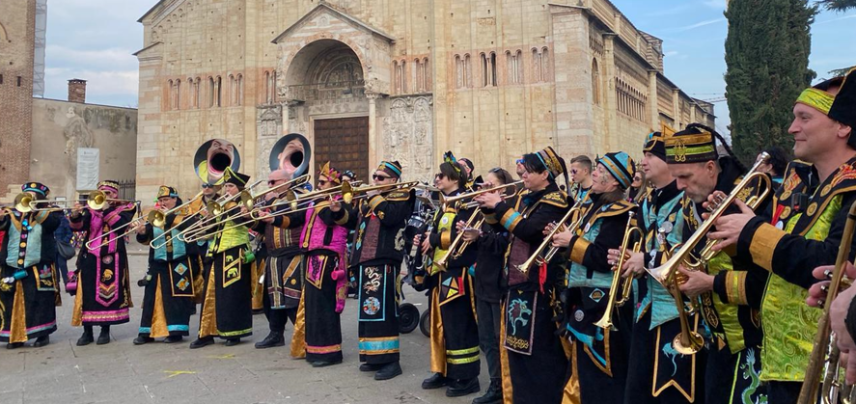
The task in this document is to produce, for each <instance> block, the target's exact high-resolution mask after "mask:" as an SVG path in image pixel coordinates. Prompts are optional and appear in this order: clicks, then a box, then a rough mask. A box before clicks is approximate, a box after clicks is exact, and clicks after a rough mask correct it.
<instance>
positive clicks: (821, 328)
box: [797, 202, 856, 404]
mask: <svg viewBox="0 0 856 404" xmlns="http://www.w3.org/2000/svg"><path fill="white" fill-rule="evenodd" d="M854 231H856V202H854V203H853V204H852V205H850V211H849V214H848V215H847V220H846V221H845V222H844V234H843V236H842V237H841V243H839V245H838V256H837V257H836V258H835V269H834V270H833V271H832V274H831V276H830V283H829V287H828V289H827V290H826V299H824V301H823V314H821V316H820V319H818V321H817V334H815V336H814V344H813V345H812V350H811V355H810V356H809V359H808V366H807V367H806V370H805V379H804V380H805V381H803V385H802V388H801V389H800V395H799V398H798V399H797V403H799V404H810V403H816V402H818V401H817V397H818V388H821V391H820V393H821V394H820V399H821V401H820V402H822V403H828V404H837V403H839V402H842V403H852V402H854V401H853V400H854V399H856V397H855V396H856V389H854V388H853V386H852V385H846V384H845V383H842V381H841V380H840V377H841V376H840V370H839V369H840V363H839V362H840V360H841V351H840V350H839V349H838V337H837V336H836V335H835V334H834V333H833V332H832V328H831V324H830V320H829V310H830V309H831V308H832V302H833V301H834V300H835V298H836V297H837V296H838V293H839V292H841V291H843V290H845V289H847V288H848V287H850V284H851V283H852V280H850V279H848V278H847V277H846V276H845V273H844V269H845V268H846V264H847V259H848V257H849V256H850V244H851V243H852V241H853V233H854ZM850 360H854V357H852V356H851V357H850ZM824 368H826V372H825V374H824V375H823V378H822V379H821V372H823V369H824ZM819 381H820V383H818V382H819Z"/></svg>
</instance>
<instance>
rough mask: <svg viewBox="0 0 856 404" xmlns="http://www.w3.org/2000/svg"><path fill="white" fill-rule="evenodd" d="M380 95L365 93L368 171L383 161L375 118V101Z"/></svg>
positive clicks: (381, 146) (377, 120)
mask: <svg viewBox="0 0 856 404" xmlns="http://www.w3.org/2000/svg"><path fill="white" fill-rule="evenodd" d="M378 97H380V94H378V93H374V92H366V98H368V99H369V170H371V168H372V167H377V165H378V164H380V161H381V160H382V159H383V145H381V144H379V142H378V139H380V131H379V128H378V124H379V121H380V120H379V119H378V116H377V99H378Z"/></svg>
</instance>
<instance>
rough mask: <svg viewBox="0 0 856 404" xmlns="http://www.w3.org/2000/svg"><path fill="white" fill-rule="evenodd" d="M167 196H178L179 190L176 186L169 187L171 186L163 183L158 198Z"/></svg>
mask: <svg viewBox="0 0 856 404" xmlns="http://www.w3.org/2000/svg"><path fill="white" fill-rule="evenodd" d="M165 196H168V197H170V198H178V191H177V190H176V189H175V188H173V187H169V186H166V185H161V186H160V187H159V188H158V195H157V197H158V198H163V197H165Z"/></svg>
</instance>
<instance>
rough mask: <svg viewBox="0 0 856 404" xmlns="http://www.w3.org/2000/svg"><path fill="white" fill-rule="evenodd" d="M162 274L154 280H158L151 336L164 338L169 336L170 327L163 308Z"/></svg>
mask: <svg viewBox="0 0 856 404" xmlns="http://www.w3.org/2000/svg"><path fill="white" fill-rule="evenodd" d="M160 278H161V277H160V275H157V276H156V277H155V279H152V280H153V281H155V282H157V285H156V286H155V307H154V310H153V311H152V324H151V331H149V338H164V337H168V336H169V329H168V328H167V326H166V325H167V324H166V312H164V309H163V290H162V289H161V279H160Z"/></svg>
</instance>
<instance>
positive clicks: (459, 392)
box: [446, 377, 481, 397]
mask: <svg viewBox="0 0 856 404" xmlns="http://www.w3.org/2000/svg"><path fill="white" fill-rule="evenodd" d="M479 390H481V387H479V378H478V377H474V378H472V379H460V380H455V381H454V382H452V383H451V384H449V388H447V389H446V397H460V396H465V395H467V394H473V393H476V392H478V391H479Z"/></svg>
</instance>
